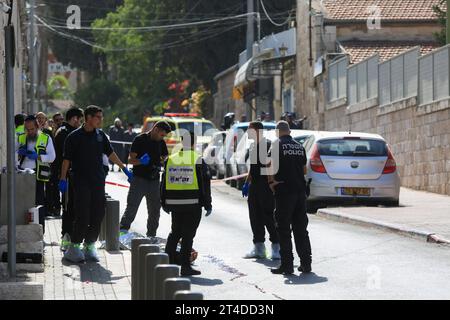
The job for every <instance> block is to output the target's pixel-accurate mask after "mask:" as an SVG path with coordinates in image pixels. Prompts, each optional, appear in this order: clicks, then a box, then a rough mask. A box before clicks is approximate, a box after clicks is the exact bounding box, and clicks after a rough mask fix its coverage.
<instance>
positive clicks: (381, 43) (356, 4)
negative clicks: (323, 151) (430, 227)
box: [296, 0, 450, 195]
mask: <svg viewBox="0 0 450 320" xmlns="http://www.w3.org/2000/svg"><path fill="white" fill-rule="evenodd" d="M373 3H376V6H372V4H373ZM439 3H440V1H439V0H403V1H396V0H380V1H376V2H374V1H369V0H323V1H311V7H310V5H309V3H308V2H305V1H298V4H297V27H298V37H297V46H298V50H297V81H298V87H299V89H298V90H297V95H296V109H297V113H298V114H302V115H306V116H308V118H309V120H308V121H307V123H306V126H307V128H308V129H313V130H328V131H346V130H352V131H364V132H372V133H378V134H381V135H382V136H383V137H385V138H386V140H387V141H388V143H389V144H390V146H391V148H392V150H393V153H394V155H395V157H396V160H397V164H398V167H399V172H400V176H401V178H402V185H403V186H405V187H410V188H415V189H419V190H427V191H431V192H437V193H442V194H447V195H450V146H449V144H450V106H449V100H450V89H449V87H450V82H449V65H450V62H449V60H450V58H449V57H450V55H449V50H450V49H449V47H444V48H439V44H438V43H437V42H436V40H435V35H434V33H435V32H439V31H440V30H441V29H442V26H441V25H440V24H439V22H438V18H437V16H436V14H435V13H434V11H433V6H434V5H439ZM444 9H445V8H444ZM310 11H312V14H311V15H310Z"/></svg>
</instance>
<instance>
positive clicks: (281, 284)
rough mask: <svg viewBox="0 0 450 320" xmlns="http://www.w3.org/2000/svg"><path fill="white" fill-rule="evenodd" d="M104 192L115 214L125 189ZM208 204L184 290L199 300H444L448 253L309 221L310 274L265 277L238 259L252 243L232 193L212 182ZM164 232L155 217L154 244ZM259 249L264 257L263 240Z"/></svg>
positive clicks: (142, 212) (262, 267)
mask: <svg viewBox="0 0 450 320" xmlns="http://www.w3.org/2000/svg"><path fill="white" fill-rule="evenodd" d="M107 180H108V181H112V182H120V183H122V184H127V183H126V180H125V178H124V176H123V174H120V173H110V175H109V176H108V178H107ZM107 192H108V194H109V195H111V196H112V197H113V198H114V199H117V200H119V201H120V206H121V213H123V211H124V210H125V206H126V197H127V192H128V191H127V189H126V188H122V187H116V186H108V187H107ZM212 196H213V214H212V215H211V216H210V217H209V218H203V219H202V222H201V224H200V227H199V229H198V233H197V236H196V238H195V240H194V248H195V249H196V250H197V251H198V252H199V258H198V260H197V261H196V263H195V265H196V267H197V268H198V269H200V270H201V271H202V275H201V276H199V277H194V278H192V288H193V290H194V291H199V292H202V293H203V294H204V295H205V299H230V300H247V299H299V300H305V299H449V298H450V290H449V289H450V249H449V247H446V246H440V245H436V244H429V243H426V242H422V241H419V240H416V239H413V238H409V237H404V236H400V235H397V234H395V233H391V232H385V231H380V230H377V229H372V228H366V227H361V226H356V225H351V224H344V223H339V222H333V221H328V220H325V219H324V218H320V217H316V216H314V215H310V216H309V218H310V226H309V232H310V237H311V242H312V249H313V273H312V274H310V275H300V276H299V273H298V272H297V271H296V273H295V275H293V276H289V277H284V276H275V275H272V274H271V273H270V270H269V268H270V267H274V266H277V264H278V262H273V261H271V260H260V261H254V260H245V259H242V258H241V257H242V256H243V255H244V254H245V253H246V252H247V251H248V250H249V249H250V248H251V245H252V243H251V240H252V239H251V230H250V224H249V220H248V211H247V203H246V201H245V200H244V199H243V198H242V196H241V195H240V192H239V191H237V190H236V189H232V188H230V187H229V186H228V185H226V184H224V183H222V182H213V187H212ZM386 210H389V208H386ZM146 217H147V208H146V204H145V200H144V201H142V203H141V207H140V209H139V212H138V215H137V218H136V221H135V222H134V224H133V225H132V229H131V231H136V232H139V233H141V234H145V232H146ZM169 230H170V216H169V215H167V214H166V213H165V212H164V211H162V210H161V219H160V227H159V230H158V236H159V237H163V238H166V237H167V235H168V233H169ZM266 247H267V249H268V251H269V250H270V243H269V242H268V240H267V241H266ZM269 252H270V251H269ZM295 263H296V266H298V263H299V261H298V259H297V260H296V262H295Z"/></svg>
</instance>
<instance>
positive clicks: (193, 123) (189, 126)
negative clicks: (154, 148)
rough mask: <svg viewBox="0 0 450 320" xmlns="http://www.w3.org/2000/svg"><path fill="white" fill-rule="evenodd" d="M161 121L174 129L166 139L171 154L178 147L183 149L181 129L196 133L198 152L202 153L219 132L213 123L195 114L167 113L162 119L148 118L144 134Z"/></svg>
mask: <svg viewBox="0 0 450 320" xmlns="http://www.w3.org/2000/svg"><path fill="white" fill-rule="evenodd" d="M160 120H164V121H167V123H168V124H169V125H170V127H171V129H172V132H171V133H169V134H168V135H167V137H166V138H165V139H164V140H165V141H166V144H167V149H168V150H169V153H172V151H173V150H174V148H175V146H177V145H178V146H179V148H181V146H180V142H181V134H180V129H182V130H187V131H190V132H195V134H196V135H197V147H196V150H197V151H198V152H200V153H202V151H203V149H204V148H206V146H207V145H208V143H209V142H210V141H211V138H212V135H213V134H214V132H216V131H218V130H217V129H216V127H215V125H214V124H213V123H212V122H211V121H209V120H206V119H205V118H203V117H201V116H199V115H197V114H195V113H166V114H164V116H162V117H161V116H157V117H149V118H147V119H146V120H145V124H144V126H143V128H142V132H148V131H149V130H150V129H151V128H152V127H153V125H154V124H155V123H156V122H158V121H160ZM175 150H177V149H175Z"/></svg>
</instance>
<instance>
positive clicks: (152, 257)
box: [142, 253, 169, 300]
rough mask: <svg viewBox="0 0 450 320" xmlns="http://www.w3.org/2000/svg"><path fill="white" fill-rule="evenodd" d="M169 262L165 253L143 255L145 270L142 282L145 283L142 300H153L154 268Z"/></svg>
mask: <svg viewBox="0 0 450 320" xmlns="http://www.w3.org/2000/svg"><path fill="white" fill-rule="evenodd" d="M168 263H169V255H168V254H167V253H149V254H147V255H146V256H145V272H144V278H143V279H142V282H143V283H144V285H145V296H144V300H155V296H154V292H153V283H154V282H155V278H154V272H155V268H156V266H158V265H161V264H164V265H165V264H168Z"/></svg>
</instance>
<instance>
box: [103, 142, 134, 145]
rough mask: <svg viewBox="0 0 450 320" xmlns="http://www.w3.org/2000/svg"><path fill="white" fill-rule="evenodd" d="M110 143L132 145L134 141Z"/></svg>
mask: <svg viewBox="0 0 450 320" xmlns="http://www.w3.org/2000/svg"><path fill="white" fill-rule="evenodd" d="M109 142H110V143H116V144H129V145H132V144H133V142H126V141H109Z"/></svg>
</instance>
